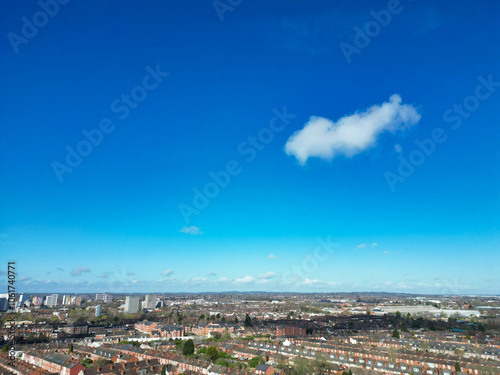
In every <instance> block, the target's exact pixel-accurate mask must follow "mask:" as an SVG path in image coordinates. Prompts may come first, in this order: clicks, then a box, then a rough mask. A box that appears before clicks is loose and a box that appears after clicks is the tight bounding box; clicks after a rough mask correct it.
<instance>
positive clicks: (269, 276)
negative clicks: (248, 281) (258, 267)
mask: <svg viewBox="0 0 500 375" xmlns="http://www.w3.org/2000/svg"><path fill="white" fill-rule="evenodd" d="M274 276H276V274H275V273H274V272H266V273H263V274H262V275H259V279H272V278H273V277H274Z"/></svg>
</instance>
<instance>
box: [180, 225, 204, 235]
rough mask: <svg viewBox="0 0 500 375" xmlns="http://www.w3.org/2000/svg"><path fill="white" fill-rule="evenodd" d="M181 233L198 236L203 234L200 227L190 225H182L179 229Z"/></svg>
mask: <svg viewBox="0 0 500 375" xmlns="http://www.w3.org/2000/svg"><path fill="white" fill-rule="evenodd" d="M180 232H181V233H186V234H191V235H193V236H198V235H201V234H203V232H202V231H201V229H200V228H198V227H196V226H194V225H192V226H190V227H186V226H185V227H182V229H181V230H180Z"/></svg>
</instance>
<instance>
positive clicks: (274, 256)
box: [267, 254, 277, 259]
mask: <svg viewBox="0 0 500 375" xmlns="http://www.w3.org/2000/svg"><path fill="white" fill-rule="evenodd" d="M267 257H268V258H269V259H276V258H277V256H276V255H274V254H269V255H268V256H267Z"/></svg>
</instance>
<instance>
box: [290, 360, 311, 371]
mask: <svg viewBox="0 0 500 375" xmlns="http://www.w3.org/2000/svg"><path fill="white" fill-rule="evenodd" d="M293 369H294V370H295V371H294V372H295V374H297V375H306V374H308V373H310V372H311V365H310V364H309V361H308V360H307V359H305V358H301V357H298V358H296V359H295V366H293Z"/></svg>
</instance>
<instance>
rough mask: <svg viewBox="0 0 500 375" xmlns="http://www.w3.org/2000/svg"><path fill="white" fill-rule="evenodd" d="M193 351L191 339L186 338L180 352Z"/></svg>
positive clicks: (189, 352)
mask: <svg viewBox="0 0 500 375" xmlns="http://www.w3.org/2000/svg"><path fill="white" fill-rule="evenodd" d="M193 353H194V342H193V340H191V339H189V340H187V341H186V342H185V343H184V345H182V354H184V355H191V354H193Z"/></svg>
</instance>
